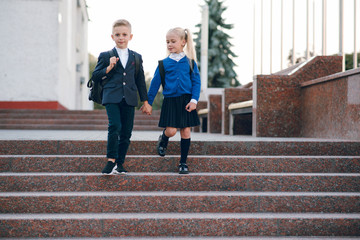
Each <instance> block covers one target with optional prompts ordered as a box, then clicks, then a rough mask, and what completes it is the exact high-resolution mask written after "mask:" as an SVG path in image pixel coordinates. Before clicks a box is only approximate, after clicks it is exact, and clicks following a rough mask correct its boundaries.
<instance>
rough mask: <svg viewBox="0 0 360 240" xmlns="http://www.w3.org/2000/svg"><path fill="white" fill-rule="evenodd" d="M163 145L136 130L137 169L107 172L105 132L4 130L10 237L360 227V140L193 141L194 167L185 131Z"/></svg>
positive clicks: (293, 234) (312, 234) (331, 232)
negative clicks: (183, 162) (50, 134)
mask: <svg viewBox="0 0 360 240" xmlns="http://www.w3.org/2000/svg"><path fill="white" fill-rule="evenodd" d="M155 145H156V142H155V141H133V142H132V143H131V145H130V148H129V154H128V158H127V160H126V168H127V169H128V170H130V172H131V173H129V174H127V175H111V176H104V175H101V174H100V173H99V172H100V171H101V169H102V167H103V166H104V164H105V161H106V160H105V158H104V154H105V150H106V142H105V141H70V140H49V141H45V140H43V141H37V140H28V141H26V140H24V141H17V140H6V141H5V140H4V141H0V171H1V173H0V179H1V181H0V206H1V207H0V209H1V214H0V234H1V237H3V238H16V239H18V238H21V237H23V238H25V237H27V238H70V237H71V238H77V239H85V238H90V237H91V238H92V239H94V238H97V239H110V238H113V239H114V238H115V237H121V238H122V239H170V238H172V237H179V238H177V239H234V238H235V237H243V238H241V239H299V238H298V237H302V238H301V239H318V238H319V239H345V238H348V237H351V238H356V237H359V236H360V174H359V172H360V141H320V140H319V141H306V140H304V141H303V140H296V139H295V140H294V139H289V140H274V139H269V140H259V139H254V140H251V141H241V140H240V141H236V142H235V141H228V142H219V141H216V142H214V141H212V142H208V141H193V142H192V146H191V150H190V156H189V159H188V163H189V167H190V170H191V174H189V175H179V174H177V172H176V170H177V164H178V161H179V156H178V154H179V143H178V142H175V141H174V142H172V141H170V143H169V148H168V155H167V156H166V157H164V158H162V157H159V156H157V155H156V152H155ZM145 237H147V238H145ZM180 237H183V238H180ZM285 237H286V238H285Z"/></svg>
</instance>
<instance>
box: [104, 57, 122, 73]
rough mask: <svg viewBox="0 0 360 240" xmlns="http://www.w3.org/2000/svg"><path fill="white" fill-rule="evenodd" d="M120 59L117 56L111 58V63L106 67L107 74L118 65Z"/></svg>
mask: <svg viewBox="0 0 360 240" xmlns="http://www.w3.org/2000/svg"><path fill="white" fill-rule="evenodd" d="M118 61H119V58H117V57H111V58H110V64H109V66H108V67H107V68H106V74H107V73H109V72H110V71H111V70H112V69H113V68H114V67H115V65H116V63H117V62H118Z"/></svg>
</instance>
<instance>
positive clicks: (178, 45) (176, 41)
mask: <svg viewBox="0 0 360 240" xmlns="http://www.w3.org/2000/svg"><path fill="white" fill-rule="evenodd" d="M185 43H186V42H185V40H181V39H180V37H179V36H178V35H176V34H175V33H173V32H170V33H168V34H167V35H166V45H167V49H168V50H169V52H170V53H181V52H182V51H183V49H184V46H185Z"/></svg>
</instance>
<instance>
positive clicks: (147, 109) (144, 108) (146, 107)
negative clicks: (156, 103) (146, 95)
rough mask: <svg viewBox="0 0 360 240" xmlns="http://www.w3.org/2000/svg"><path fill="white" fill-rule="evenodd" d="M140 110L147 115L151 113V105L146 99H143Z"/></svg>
mask: <svg viewBox="0 0 360 240" xmlns="http://www.w3.org/2000/svg"><path fill="white" fill-rule="evenodd" d="M140 110H141V111H142V112H143V113H146V114H147V115H151V113H152V106H151V105H150V104H149V103H148V102H147V101H145V102H144V105H142V106H141V108H140Z"/></svg>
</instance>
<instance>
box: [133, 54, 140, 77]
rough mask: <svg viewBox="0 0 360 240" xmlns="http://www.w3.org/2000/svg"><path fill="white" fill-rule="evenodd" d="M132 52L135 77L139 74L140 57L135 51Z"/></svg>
mask: <svg viewBox="0 0 360 240" xmlns="http://www.w3.org/2000/svg"><path fill="white" fill-rule="evenodd" d="M133 54H134V58H135V79H136V78H137V77H138V76H139V70H140V58H139V55H138V54H136V53H133Z"/></svg>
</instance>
